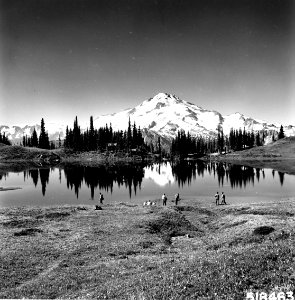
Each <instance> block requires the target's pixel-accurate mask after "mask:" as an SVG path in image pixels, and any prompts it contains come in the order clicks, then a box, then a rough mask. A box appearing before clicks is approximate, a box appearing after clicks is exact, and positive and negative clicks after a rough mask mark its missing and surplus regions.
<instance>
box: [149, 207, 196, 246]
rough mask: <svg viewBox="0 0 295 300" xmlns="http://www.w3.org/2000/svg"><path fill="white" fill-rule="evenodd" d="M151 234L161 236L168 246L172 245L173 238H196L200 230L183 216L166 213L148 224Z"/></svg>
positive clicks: (170, 212)
mask: <svg viewBox="0 0 295 300" xmlns="http://www.w3.org/2000/svg"><path fill="white" fill-rule="evenodd" d="M147 228H148V231H149V232H150V233H155V234H159V235H160V236H161V237H162V239H163V240H164V242H165V243H166V244H171V238H172V237H175V236H182V235H186V234H189V235H190V236H195V235H196V233H197V232H198V229H197V228H196V227H195V226H194V225H192V224H191V223H190V222H189V221H188V220H187V219H186V218H185V217H184V216H183V215H182V214H180V213H177V212H173V211H166V212H163V213H161V214H160V216H159V217H158V218H156V219H155V220H152V221H149V222H147Z"/></svg>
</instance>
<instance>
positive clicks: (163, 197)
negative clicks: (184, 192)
mask: <svg viewBox="0 0 295 300" xmlns="http://www.w3.org/2000/svg"><path fill="white" fill-rule="evenodd" d="M167 199H168V198H167V196H166V194H165V193H164V194H163V195H162V201H163V206H166V205H167ZM174 200H175V205H177V204H178V202H179V200H180V197H179V193H177V194H175V196H174Z"/></svg>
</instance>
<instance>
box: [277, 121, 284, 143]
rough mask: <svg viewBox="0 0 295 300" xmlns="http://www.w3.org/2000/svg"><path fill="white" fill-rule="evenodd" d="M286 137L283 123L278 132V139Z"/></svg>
mask: <svg viewBox="0 0 295 300" xmlns="http://www.w3.org/2000/svg"><path fill="white" fill-rule="evenodd" d="M284 137H285V133H284V128H283V125H281V128H280V132H279V134H278V139H279V140H280V139H283V138H284Z"/></svg>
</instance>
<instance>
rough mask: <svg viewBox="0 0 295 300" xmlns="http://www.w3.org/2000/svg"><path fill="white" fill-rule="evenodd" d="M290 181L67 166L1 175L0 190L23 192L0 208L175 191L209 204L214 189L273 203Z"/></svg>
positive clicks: (201, 170)
mask: <svg viewBox="0 0 295 300" xmlns="http://www.w3.org/2000/svg"><path fill="white" fill-rule="evenodd" d="M22 174H23V176H21V175H22ZM294 178H295V177H294V176H292V175H287V174H286V175H285V174H284V173H281V172H276V171H273V170H270V169H265V170H264V169H259V168H252V167H245V166H240V165H234V164H226V163H215V162H214V163H212V162H211V163H207V162H202V161H186V162H181V163H170V162H165V163H161V164H159V163H158V164H149V165H147V164H113V165H100V166H96V167H91V166H81V165H74V164H67V165H64V166H62V167H55V168H40V169H31V170H25V171H23V172H19V173H13V172H9V173H7V174H2V175H1V176H0V187H16V186H17V187H21V188H22V189H21V190H15V191H7V192H3V191H2V192H0V206H12V205H15V206H19V205H51V204H80V203H89V201H93V200H94V199H96V200H97V197H98V194H99V192H103V193H104V195H105V199H106V201H111V202H112V201H119V202H121V201H122V202H123V201H130V200H132V201H133V200H134V201H137V200H140V201H145V200H147V199H159V198H160V197H161V194H162V193H163V192H165V193H166V194H167V195H168V197H169V196H170V198H171V199H172V197H173V195H174V194H175V193H177V192H180V193H181V196H182V197H183V198H185V197H190V198H194V197H205V198H208V199H211V198H212V199H213V195H214V194H215V193H216V191H218V190H220V191H224V192H225V193H226V194H227V197H229V198H231V197H232V199H234V197H239V196H241V195H242V196H243V197H245V196H246V197H257V196H258V197H262V198H265V199H270V200H276V199H279V198H282V197H291V196H293V195H294V192H295V189H294V184H293V181H294ZM73 196H74V197H73Z"/></svg>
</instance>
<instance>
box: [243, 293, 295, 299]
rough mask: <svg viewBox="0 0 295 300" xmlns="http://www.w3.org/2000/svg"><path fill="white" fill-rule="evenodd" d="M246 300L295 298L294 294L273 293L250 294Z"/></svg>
mask: <svg viewBox="0 0 295 300" xmlns="http://www.w3.org/2000/svg"><path fill="white" fill-rule="evenodd" d="M246 300H295V299H294V296H293V292H286V293H285V292H278V293H276V292H273V293H270V294H268V293H265V292H256V293H252V292H248V293H247V295H246Z"/></svg>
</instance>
